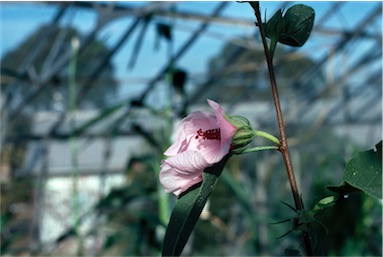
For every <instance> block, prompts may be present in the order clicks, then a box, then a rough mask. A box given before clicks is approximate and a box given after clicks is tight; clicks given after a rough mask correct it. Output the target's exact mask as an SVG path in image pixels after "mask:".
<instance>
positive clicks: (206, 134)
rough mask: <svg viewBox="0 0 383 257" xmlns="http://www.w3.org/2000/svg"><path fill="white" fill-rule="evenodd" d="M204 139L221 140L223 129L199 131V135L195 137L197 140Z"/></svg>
mask: <svg viewBox="0 0 383 257" xmlns="http://www.w3.org/2000/svg"><path fill="white" fill-rule="evenodd" d="M200 137H201V138H202V139H203V140H206V139H208V140H221V129H219V128H216V129H209V130H206V131H202V129H199V130H198V131H197V135H196V136H195V139H198V138H200Z"/></svg>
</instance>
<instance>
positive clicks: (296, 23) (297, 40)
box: [279, 4, 315, 46]
mask: <svg viewBox="0 0 383 257" xmlns="http://www.w3.org/2000/svg"><path fill="white" fill-rule="evenodd" d="M314 18H315V12H314V9H313V8H311V7H309V6H306V5H303V4H297V5H293V6H291V7H290V8H289V9H288V10H287V11H286V14H285V15H284V17H283V19H284V22H285V24H284V25H285V31H284V33H282V35H281V37H280V38H279V42H281V43H283V44H286V45H290V46H302V45H304V43H305V42H306V41H307V39H308V38H309V36H310V33H311V30H312V28H313V25H314Z"/></svg>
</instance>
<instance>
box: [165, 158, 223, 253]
mask: <svg viewBox="0 0 383 257" xmlns="http://www.w3.org/2000/svg"><path fill="white" fill-rule="evenodd" d="M229 157H230V154H228V155H227V156H225V157H224V158H223V159H222V160H221V161H220V162H219V163H216V164H215V165H213V166H211V167H208V168H206V169H205V170H204V172H203V182H202V184H201V185H200V186H197V187H194V188H192V189H191V190H189V191H187V192H186V193H184V194H182V195H181V196H180V197H179V198H178V199H177V201H176V203H175V206H174V209H173V212H172V215H171V217H170V221H169V225H168V228H167V230H166V234H165V238H164V246H163V248H162V256H180V255H181V253H182V250H183V249H184V247H185V245H186V242H187V241H188V239H189V236H190V234H191V233H192V231H193V229H194V226H195V224H196V223H197V221H198V218H199V216H200V214H201V212H202V210H203V207H204V206H205V204H206V201H207V199H208V197H209V195H210V194H211V192H212V191H213V189H214V186H215V184H216V183H217V180H218V177H219V176H220V174H221V173H222V170H223V168H224V166H225V163H226V161H227V160H228V159H229Z"/></svg>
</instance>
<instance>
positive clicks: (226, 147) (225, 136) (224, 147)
mask: <svg viewBox="0 0 383 257" xmlns="http://www.w3.org/2000/svg"><path fill="white" fill-rule="evenodd" d="M207 102H208V103H209V105H210V106H211V108H213V110H214V112H215V116H216V118H217V123H218V126H219V128H220V130H221V142H220V153H217V155H218V156H219V157H220V158H219V160H221V159H222V158H223V157H224V156H225V155H226V154H228V153H229V151H230V147H231V142H232V138H233V136H234V134H235V131H236V130H237V128H236V127H235V126H234V125H232V124H231V123H230V122H228V121H227V120H226V119H225V116H224V111H223V110H222V108H221V106H220V105H219V104H218V103H216V102H214V101H213V100H210V99H208V100H207Z"/></svg>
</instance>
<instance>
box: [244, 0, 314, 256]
mask: <svg viewBox="0 0 383 257" xmlns="http://www.w3.org/2000/svg"><path fill="white" fill-rule="evenodd" d="M249 3H250V5H251V7H252V8H253V9H254V12H255V16H256V18H257V22H258V26H259V31H260V34H261V38H262V43H263V48H264V51H265V56H266V61H267V68H268V70H269V76H270V83H271V90H272V94H273V100H274V106H275V111H276V115H277V120H278V128H279V133H280V135H281V142H280V147H279V149H278V150H279V151H280V152H281V153H282V157H283V161H284V163H285V166H286V171H287V177H288V179H289V182H290V187H291V192H292V194H293V197H294V203H295V207H296V209H297V210H298V211H299V210H302V209H303V208H304V207H303V204H302V202H301V200H300V197H299V190H298V186H297V182H296V180H295V175H294V170H293V166H292V162H291V158H290V152H289V148H288V144H287V140H286V132H285V126H284V123H283V116H282V109H281V104H280V100H279V96H278V89H277V83H276V80H275V73H274V67H273V56H272V55H271V54H270V52H269V49H268V47H267V42H266V37H265V34H264V30H263V25H262V18H261V12H260V9H259V2H258V1H256V2H249ZM302 234H303V241H304V245H305V248H306V253H307V255H308V256H314V252H313V249H312V246H311V241H310V235H309V234H308V233H307V232H302Z"/></svg>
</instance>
